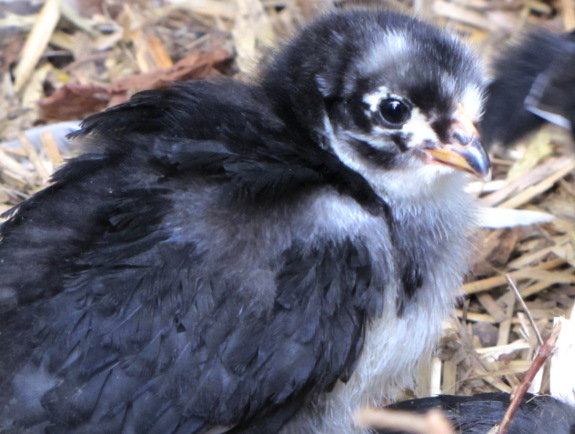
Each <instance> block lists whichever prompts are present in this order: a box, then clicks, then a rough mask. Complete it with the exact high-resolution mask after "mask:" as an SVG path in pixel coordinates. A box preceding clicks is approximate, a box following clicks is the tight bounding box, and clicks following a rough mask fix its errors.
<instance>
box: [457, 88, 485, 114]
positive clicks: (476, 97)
mask: <svg viewBox="0 0 575 434" xmlns="http://www.w3.org/2000/svg"><path fill="white" fill-rule="evenodd" d="M461 105H462V106H463V108H464V110H465V112H466V113H467V114H468V115H469V116H470V117H471V119H472V120H473V121H477V120H479V118H480V117H481V113H482V109H483V92H482V91H481V89H480V88H479V87H477V86H474V85H471V86H468V87H467V89H465V93H464V94H463V97H462V98H461Z"/></svg>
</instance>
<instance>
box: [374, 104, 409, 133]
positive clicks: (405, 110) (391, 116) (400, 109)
mask: <svg viewBox="0 0 575 434" xmlns="http://www.w3.org/2000/svg"><path fill="white" fill-rule="evenodd" d="M379 112H380V113H381V116H382V117H383V119H384V120H385V121H387V122H389V123H390V124H392V125H394V126H398V125H401V124H403V123H404V122H405V121H407V119H408V118H409V107H408V106H407V105H406V104H405V103H404V102H403V101H400V100H397V99H392V98H390V99H385V100H383V101H382V102H381V104H380V105H379Z"/></svg>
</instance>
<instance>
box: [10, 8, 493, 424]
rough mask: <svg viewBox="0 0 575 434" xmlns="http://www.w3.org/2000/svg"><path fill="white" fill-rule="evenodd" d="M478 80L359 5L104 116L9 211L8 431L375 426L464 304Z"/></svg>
mask: <svg viewBox="0 0 575 434" xmlns="http://www.w3.org/2000/svg"><path fill="white" fill-rule="evenodd" d="M481 92H482V77H481V75H480V72H479V70H478V67H477V65H476V61H475V59H474V58H473V57H472V56H471V55H470V53H469V52H468V51H467V49H466V48H465V47H464V46H462V45H461V44H460V43H459V42H458V41H457V40H456V39H455V38H454V37H452V36H449V35H446V34H444V33H442V32H441V31H439V30H437V29H435V28H434V27H432V26H429V25H427V24H424V23H421V22H419V21H416V20H414V19H412V18H409V17H406V16H402V15H398V14H393V13H388V12H376V11H353V12H344V13H337V14H333V15H328V16H326V17H324V18H323V19H320V20H319V21H318V22H316V23H315V24H312V25H311V26H310V27H308V28H306V29H304V30H303V31H302V32H301V34H300V35H299V36H298V37H296V38H295V39H293V40H292V41H291V42H290V43H289V44H287V46H285V47H284V48H283V50H281V51H280V52H279V53H278V54H277V56H276V57H275V59H274V60H273V61H272V62H271V63H270V64H268V65H267V66H265V67H264V68H263V71H262V74H261V76H260V78H259V80H257V82H256V83H254V84H251V85H248V84H242V83H239V82H235V81H229V80H222V81H219V82H216V83H208V82H189V83H181V84H178V85H175V86H172V87H171V88H169V89H166V90H154V91H147V92H142V93H140V94H137V95H136V96H134V97H133V98H132V99H131V100H130V101H129V102H127V103H125V104H122V105H120V106H117V107H115V108H112V109H110V110H108V111H106V112H103V113H100V114H98V115H95V116H92V117H90V118H88V119H87V120H86V121H85V122H84V124H83V128H82V129H81V130H80V131H79V132H78V133H76V134H75V140H76V142H77V143H78V144H80V145H81V146H83V147H84V149H85V153H84V154H83V155H81V156H80V157H78V158H75V159H73V160H71V161H69V162H68V163H67V164H66V165H65V166H64V167H63V168H62V169H60V170H59V171H58V172H57V173H56V174H55V175H54V177H53V183H52V185H51V186H50V187H48V188H46V189H45V190H43V191H41V192H39V193H38V194H36V195H34V196H33V197H32V198H30V199H29V200H27V201H26V202H24V203H23V204H21V205H20V206H18V207H17V208H16V209H14V210H13V211H12V213H11V217H10V219H9V220H8V221H7V222H6V223H5V224H4V225H3V227H2V231H1V235H2V242H1V245H0V294H1V301H0V303H1V309H2V311H1V329H0V348H1V349H2V351H1V353H0V372H1V384H0V415H1V416H0V420H1V428H0V430H4V431H8V432H11V431H12V432H13V431H16V432H18V431H26V432H32V433H33V432H44V431H47V432H57V433H138V434H142V433H186V434H189V433H196V432H198V433H199V432H208V431H209V432H212V433H213V432H223V431H228V430H229V432H233V433H244V432H250V433H252V432H253V433H272V432H278V431H280V430H281V431H282V432H284V433H312V432H322V433H345V432H353V431H354V430H356V429H358V428H356V427H354V425H353V422H352V413H353V412H354V411H355V410H356V409H357V408H358V407H360V406H362V405H365V404H368V403H370V402H373V401H374V400H378V399H380V398H383V397H385V398H394V396H395V395H396V393H397V391H398V390H399V389H401V388H403V387H405V386H409V385H411V384H412V381H413V373H414V370H415V369H416V367H417V364H418V361H419V360H420V359H421V357H422V356H423V355H426V354H427V353H428V352H429V351H430V349H431V348H432V347H433V345H434V342H435V340H436V338H437V335H438V332H439V330H440V321H441V319H442V318H443V317H444V316H445V315H446V314H447V313H448V312H449V310H450V309H451V307H452V305H453V303H454V301H455V298H456V297H457V294H458V287H459V285H460V283H461V278H462V275H463V273H464V272H465V270H466V262H467V257H468V254H469V245H468V231H469V229H470V227H471V226H472V213H473V208H472V206H471V202H470V199H469V198H468V196H467V195H466V194H465V193H464V191H463V186H464V184H465V173H464V172H470V173H473V174H478V175H480V176H484V175H486V174H487V173H488V172H489V161H488V158H487V156H486V154H485V153H484V151H483V149H482V147H481V145H480V144H479V141H478V138H477V135H476V129H475V127H474V121H477V118H478V116H479V112H480V110H481Z"/></svg>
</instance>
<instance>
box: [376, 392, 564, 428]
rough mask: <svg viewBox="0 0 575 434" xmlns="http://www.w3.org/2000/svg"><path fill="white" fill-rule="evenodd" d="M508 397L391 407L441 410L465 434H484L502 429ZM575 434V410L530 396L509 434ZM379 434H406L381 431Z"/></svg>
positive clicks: (437, 398) (547, 398) (455, 398)
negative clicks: (494, 428) (497, 427)
mask: <svg viewBox="0 0 575 434" xmlns="http://www.w3.org/2000/svg"><path fill="white" fill-rule="evenodd" d="M509 402H510V397H509V394H507V393H478V394H477V395H473V396H454V395H439V396H435V397H430V398H420V399H411V400H408V401H402V402H398V403H396V404H392V405H390V406H389V407H388V408H389V409H392V410H404V411H409V412H414V413H426V412H428V411H429V410H431V409H434V408H437V409H440V410H442V412H443V413H444V414H445V416H446V417H447V418H448V419H449V420H450V421H451V422H452V423H453V427H454V428H455V429H456V430H457V432H460V433H462V434H485V433H488V432H491V430H492V429H493V427H494V426H496V425H499V424H500V423H501V421H502V420H503V416H504V414H505V412H506V411H507V408H508V407H509ZM574 432H575V408H574V407H572V406H571V405H569V404H566V403H564V402H562V401H559V400H558V399H555V398H553V397H551V396H545V395H532V394H527V395H525V397H524V398H523V400H522V402H521V404H520V406H519V409H518V411H517V413H516V414H515V416H514V418H513V421H512V423H511V425H510V427H509V431H508V433H509V434H572V433H574ZM379 433H380V434H403V431H392V430H380V431H379Z"/></svg>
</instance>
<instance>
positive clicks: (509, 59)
mask: <svg viewBox="0 0 575 434" xmlns="http://www.w3.org/2000/svg"><path fill="white" fill-rule="evenodd" d="M574 71H575V33H567V34H562V35H559V34H555V33H551V32H549V31H546V30H543V29H536V30H532V31H531V32H529V33H528V34H526V35H524V36H523V37H522V38H521V39H520V40H519V41H518V42H517V43H515V44H514V45H511V46H510V47H508V48H506V49H504V50H503V52H502V53H500V54H499V55H498V56H497V58H496V60H495V62H494V65H493V76H494V77H493V81H492V82H491V83H490V84H489V86H488V87H487V100H486V103H485V116H484V117H483V120H482V122H481V127H480V131H481V138H482V142H483V144H484V145H485V146H490V145H491V144H493V143H496V142H498V143H502V144H513V143H514V142H516V141H517V140H519V139H521V138H522V137H524V136H525V135H527V134H529V133H531V132H533V131H535V130H536V129H537V128H539V127H541V126H542V125H543V124H544V123H545V122H546V121H551V122H553V123H557V124H559V125H561V126H563V127H565V128H570V129H571V130H572V131H574V130H573V128H574V127H573V125H574V124H575V103H574V101H575V72H574Z"/></svg>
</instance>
